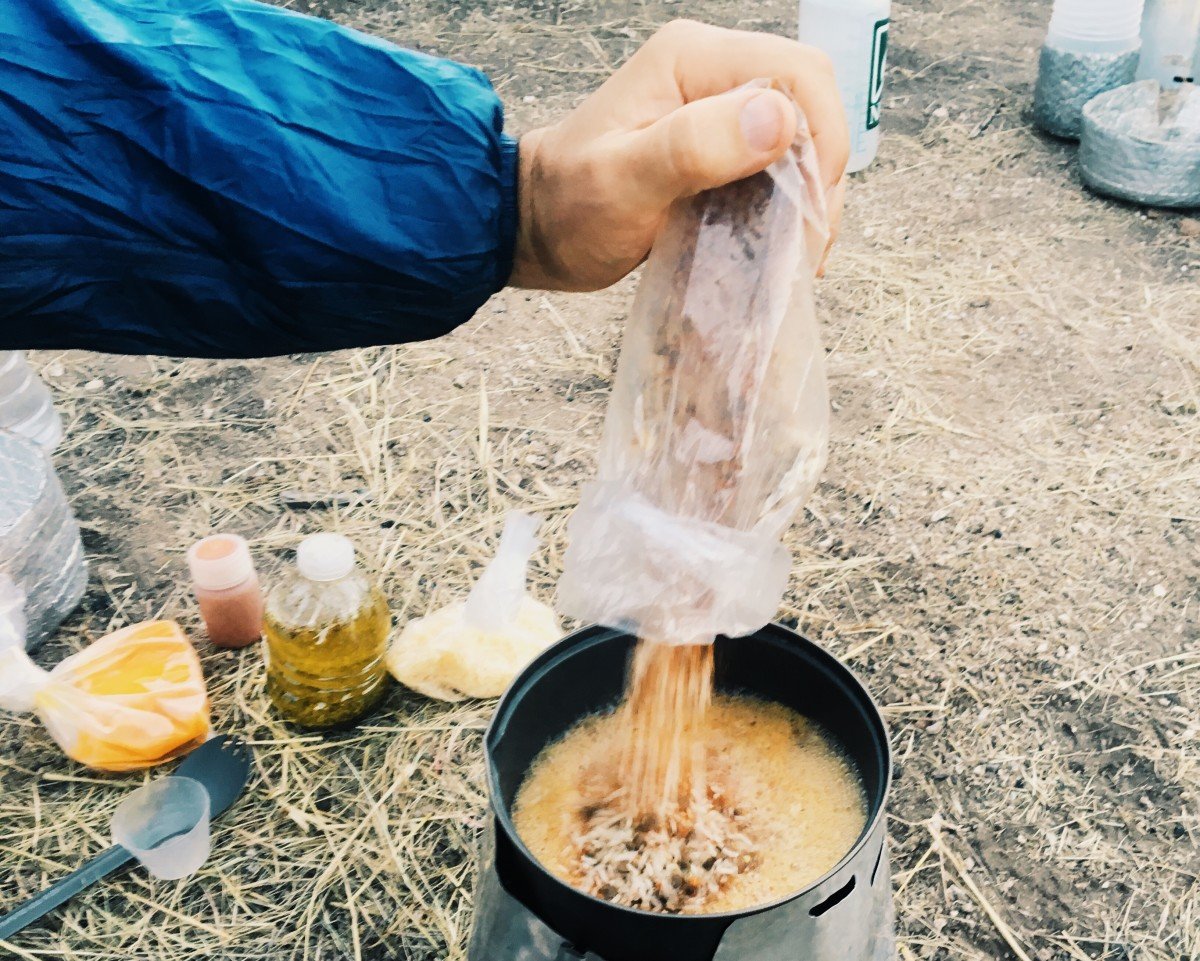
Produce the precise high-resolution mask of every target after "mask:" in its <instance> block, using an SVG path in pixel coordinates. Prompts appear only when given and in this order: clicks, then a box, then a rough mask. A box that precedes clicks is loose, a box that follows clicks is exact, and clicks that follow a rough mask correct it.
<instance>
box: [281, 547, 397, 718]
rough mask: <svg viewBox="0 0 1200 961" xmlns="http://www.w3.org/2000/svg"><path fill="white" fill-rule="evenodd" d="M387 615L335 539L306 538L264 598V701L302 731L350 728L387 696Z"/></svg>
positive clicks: (383, 602)
mask: <svg viewBox="0 0 1200 961" xmlns="http://www.w3.org/2000/svg"><path fill="white" fill-rule="evenodd" d="M391 624H392V618H391V614H390V612H389V611H388V607H387V601H386V600H385V599H384V596H383V593H382V592H381V591H380V590H379V588H378V587H376V586H375V585H374V584H373V583H372V582H371V580H370V579H369V578H368V577H367V575H366V574H365V573H364V572H363V571H362V570H361V569H360V568H359V567H358V566H357V565H356V564H355V560H354V545H353V544H352V543H351V542H350V540H349V539H348V538H346V537H343V536H342V535H340V534H314V535H312V536H311V537H306V538H305V539H304V540H303V541H302V542H301V543H300V547H299V549H298V550H297V551H296V567H295V569H294V570H292V571H289V572H288V573H287V575H285V577H284V579H283V580H282V581H281V582H280V583H279V584H277V585H276V586H275V588H274V589H273V590H272V591H271V593H270V594H269V596H268V597H267V607H266V614H265V617H264V634H265V640H266V659H267V696H268V697H269V698H270V700H271V703H272V704H273V705H274V706H275V709H276V710H277V711H278V712H279V713H280V714H282V715H283V716H284V717H285V718H287V719H288V720H289V721H292V722H293V723H295V724H298V725H300V726H302V727H308V728H332V727H341V726H344V725H348V724H352V723H354V722H355V721H357V720H359V718H361V717H362V716H363V715H364V714H366V713H367V712H368V711H370V710H371V709H372V708H373V707H375V706H376V705H377V704H378V703H379V701H380V700H381V699H382V698H383V695H384V694H385V693H386V691H387V685H388V680H389V677H388V673H387V668H386V665H385V662H384V656H385V655H386V653H387V642H388V633H389V631H390V630H391Z"/></svg>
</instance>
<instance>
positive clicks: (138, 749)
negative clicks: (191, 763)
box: [0, 581, 210, 771]
mask: <svg viewBox="0 0 1200 961" xmlns="http://www.w3.org/2000/svg"><path fill="white" fill-rule="evenodd" d="M14 597H19V592H17V591H16V590H15V589H14V588H13V586H12V583H11V581H10V582H8V584H7V585H0V709H3V710H7V711H17V712H34V713H36V714H37V715H38V717H39V718H40V719H41V721H42V723H43V724H44V725H45V726H46V730H47V731H49V732H50V736H51V737H53V738H54V740H55V741H56V742H58V745H59V747H61V748H62V749H63V751H64V752H65V753H66V754H67V756H68V757H71V758H73V759H74V760H76V761H78V762H79V763H80V764H84V765H86V766H87V767H90V768H95V769H97V770H101V771H131V770H136V769H138V768H145V767H151V766H153V765H155V764H160V763H162V762H163V761H168V760H171V759H172V758H175V757H179V756H180V755H182V754H186V753H187V752H188V751H190V750H191V749H192V748H193V747H195V746H196V745H198V744H200V743H202V742H203V741H205V740H206V739H207V738H208V735H209V730H210V724H209V706H208V693H207V691H206V689H205V686H204V676H203V674H202V672H201V669H200V659H199V658H198V657H197V656H196V652H195V650H194V649H193V647H192V645H191V643H189V641H188V639H187V638H186V637H185V636H184V634H183V631H182V630H180V628H179V625H178V624H176V623H174V622H173V621H147V622H145V623H141V624H133V625H131V626H129V627H126V628H123V629H122V630H119V631H116V632H115V633H112V634H109V635H108V636H106V637H102V638H101V639H100V640H98V641H95V642H94V643H92V644H90V645H88V646H87V647H85V648H84V649H83V650H81V651H79V652H77V653H75V654H72V655H70V656H69V657H67V658H65V659H64V660H62V661H60V662H59V663H58V664H57V665H55V666H54V668H53V669H52V670H49V671H46V670H43V669H42V668H40V667H38V666H37V665H36V664H34V663H33V661H32V660H30V658H29V655H28V654H26V653H25V649H24V639H23V627H22V626H21V624H20V622H19V620H18V618H17V616H14V614H13V610H14V609H15V610H16V611H19V610H20V607H19V602H18V604H17V605H16V606H15V608H14V606H13V605H12V599H13V598H14ZM6 608H7V609H8V615H7V617H6V615H5V610H6Z"/></svg>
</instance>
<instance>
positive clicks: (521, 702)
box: [487, 624, 891, 961]
mask: <svg viewBox="0 0 1200 961" xmlns="http://www.w3.org/2000/svg"><path fill="white" fill-rule="evenodd" d="M633 644H634V639H633V638H631V637H629V636H628V635H624V634H621V633H619V632H617V631H612V630H608V629H607V628H600V627H590V628H585V629H584V630H581V631H578V632H576V633H575V634H572V635H570V636H569V637H567V638H565V639H564V640H562V641H560V642H559V643H558V644H556V645H554V646H553V647H551V648H550V649H549V650H547V651H546V652H545V653H543V654H542V655H541V656H540V657H539V658H538V659H537V660H535V661H534V662H533V663H532V664H530V665H529V666H528V667H527V668H526V669H525V670H524V671H523V672H522V673H521V675H520V676H519V677H518V678H517V680H516V681H515V682H514V683H513V685H512V687H510V688H509V690H508V693H507V694H505V696H504V698H503V700H502V701H501V702H500V706H499V708H498V709H497V711H496V716H495V718H494V719H493V721H492V725H491V727H490V729H489V730H488V735H487V759H488V777H489V788H490V793H491V803H492V810H493V812H494V814H495V818H496V871H497V874H498V876H499V880H500V883H501V884H502V885H503V886H504V888H505V890H507V892H508V893H509V894H510V895H512V896H513V897H514V898H515V899H516V900H517V901H519V902H520V903H521V904H522V905H524V906H525V908H527V909H528V910H530V911H531V912H533V913H534V914H535V915H536V916H537V917H538V918H540V919H541V920H542V921H543V922H544V923H545V924H546V925H548V926H549V927H550V928H552V929H553V930H554V931H555V932H557V933H558V934H559V935H561V936H562V937H563V939H565V940H566V941H567V942H568V943H569V944H571V945H572V946H573V947H574V948H575V949H576V950H577V951H578V952H579V953H580V954H586V953H588V952H591V953H593V954H595V955H597V956H599V957H600V958H604V959H606V961H663V959H664V958H669V959H672V961H713V959H714V958H715V957H716V956H717V954H718V949H719V947H720V945H721V942H722V940H723V939H725V936H726V933H727V932H728V931H729V930H730V929H731V926H733V925H734V924H735V923H736V922H739V921H741V920H743V919H746V918H748V917H750V916H755V915H762V914H764V913H766V912H773V911H779V912H780V914H779V918H780V919H783V918H784V917H786V919H787V924H786V928H787V935H786V937H787V940H788V942H789V944H793V943H794V944H795V946H796V951H795V953H794V954H793V955H792V956H794V957H797V958H800V957H804V956H805V954H804V948H805V945H807V944H816V943H817V942H818V941H820V939H821V938H822V937H824V938H828V927H829V926H828V923H827V921H828V920H829V919H828V917H827V912H830V911H832V910H833V909H834V908H835V907H836V906H837V905H839V904H840V903H842V902H846V910H847V911H848V910H849V908H850V906H851V905H853V904H855V903H856V902H857V901H858V898H859V897H861V896H862V895H863V892H865V891H867V890H869V889H870V888H872V887H873V886H874V885H875V884H876V874H877V873H878V871H879V867H880V864H881V862H882V861H883V845H884V833H885V832H884V808H885V802H886V799H887V793H888V785H889V783H890V781H891V752H890V750H889V747H888V740H887V732H886V730H885V728H884V724H883V719H882V717H881V716H880V714H879V710H878V708H877V707H876V706H875V703H874V702H873V701H872V700H871V697H870V695H869V694H868V693H867V692H866V690H865V689H864V688H863V686H862V685H861V684H860V683H859V682H858V680H857V679H856V678H855V677H854V675H853V674H851V673H850V670H849V669H848V668H847V667H846V666H845V665H843V664H842V663H841V662H840V661H838V660H837V659H836V658H835V657H833V655H831V654H829V653H828V652H827V651H825V650H823V649H822V648H820V647H818V646H817V645H815V644H813V643H812V642H811V641H808V640H806V639H805V638H803V637H800V636H799V635H798V634H796V633H795V632H793V631H789V630H788V629H787V628H785V627H782V626H780V625H777V624H772V625H768V626H767V627H765V628H763V629H762V630H761V631H758V632H756V633H754V634H752V635H749V636H747V637H738V638H719V639H718V640H717V642H716V662H717V687H718V689H719V690H721V691H724V692H727V693H745V694H750V695H754V696H756V697H760V698H764V699H767V700H771V701H776V702H778V703H780V704H784V705H786V706H787V707H790V708H792V709H793V710H795V711H798V712H799V713H800V714H803V715H804V716H806V717H809V718H811V719H812V720H814V721H816V722H818V723H819V724H820V725H821V726H822V727H824V728H825V730H826V731H828V732H829V733H830V734H831V735H832V736H833V737H834V739H835V740H836V741H837V742H838V743H839V744H840V746H841V748H842V750H843V752H844V754H845V756H846V757H847V758H848V759H849V760H850V761H851V762H852V763H853V764H854V766H855V767H856V768H857V770H858V773H859V775H860V777H861V778H862V782H863V786H864V788H865V791H866V797H867V815H868V816H867V824H866V827H864V829H863V832H862V834H861V835H860V837H859V838H858V840H857V841H856V842H855V844H854V846H853V847H852V848H851V849H850V850H849V851H848V852H847V853H846V856H845V857H844V858H842V860H841V861H839V862H838V864H837V865H836V866H835V867H834V868H833V869H832V870H830V871H829V872H828V873H827V874H826V875H825V876H824V877H823V878H821V879H820V880H818V881H816V882H815V883H814V884H811V885H809V886H808V887H807V888H805V889H804V890H802V891H798V892H796V893H795V894H794V895H792V896H791V897H788V898H785V899H783V900H781V901H779V902H776V903H774V904H770V905H766V906H762V907H757V908H753V909H750V910H747V911H741V912H733V913H728V914H710V915H667V914H650V913H647V912H642V911H634V910H631V909H629V908H624V907H620V906H617V905H613V904H610V903H608V902H607V901H602V900H600V899H598V898H594V897H592V896H590V895H587V894H584V893H582V892H581V891H577V890H576V889H575V888H572V887H570V886H569V885H567V884H565V883H564V882H562V881H560V880H559V879H558V878H556V877H554V876H553V875H552V874H551V873H550V872H549V871H547V870H546V869H545V868H543V867H542V865H541V864H539V863H538V861H537V860H536V859H535V858H534V856H533V854H532V853H530V851H529V849H528V848H526V847H525V845H524V843H523V842H522V841H521V839H520V838H519V837H518V835H517V832H516V828H515V827H514V826H513V821H512V816H511V809H512V806H513V804H514V802H515V800H516V796H517V792H518V791H519V790H520V787H521V784H522V782H523V781H524V779H525V775H526V774H527V773H528V771H529V769H530V767H531V766H532V764H533V762H534V761H535V760H536V758H537V756H538V754H539V753H540V752H541V751H542V749H543V748H545V747H546V746H547V745H548V744H550V743H551V742H553V741H555V740H557V739H558V738H560V737H562V735H563V734H565V733H566V732H567V731H568V730H569V729H570V728H571V727H572V726H573V725H574V724H575V723H576V722H578V721H579V720H580V719H581V718H583V717H584V716H586V715H589V714H594V713H596V712H598V711H603V710H606V709H609V708H611V707H613V706H614V705H615V704H616V703H617V702H618V701H619V700H620V698H621V695H622V693H623V692H624V689H625V678H626V670H627V666H628V662H629V656H630V654H631V653H632V650H633ZM885 882H886V878H885V879H884V880H883V881H882V882H881V883H885ZM856 889H857V891H858V892H859V893H858V895H856V896H854V897H852V895H854V892H855V891H856ZM781 909H783V910H781ZM823 918H824V919H825V920H826V923H825V925H824V927H825V929H826V930H825V932H822V931H821V930H819V929H820V928H821V927H822V919H823ZM806 926H807V927H808V928H811V930H810V931H806V930H805V928H806ZM745 927H746V926H743V928H742V930H744V929H745ZM734 940H735V939H732V938H731V939H730V941H731V943H732V941H734ZM729 947H730V945H727V949H726V952H723V953H722V957H724V956H725V955H726V954H727V953H728V950H729Z"/></svg>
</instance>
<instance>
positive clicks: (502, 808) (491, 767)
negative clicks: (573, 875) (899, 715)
mask: <svg viewBox="0 0 1200 961" xmlns="http://www.w3.org/2000/svg"><path fill="white" fill-rule="evenodd" d="M763 632H771V633H774V634H779V633H780V632H782V633H783V634H784V635H786V637H787V638H788V639H789V640H793V641H799V642H801V643H803V644H805V645H807V646H808V647H810V648H811V649H812V650H813V651H815V652H816V653H817V654H818V655H819V656H820V657H821V658H822V659H824V660H825V661H826V662H827V663H828V664H831V665H832V666H833V667H834V668H835V669H836V670H839V671H841V672H842V673H843V674H844V676H845V679H846V680H847V681H848V682H849V683H850V686H851V687H852V688H853V689H854V690H855V692H856V693H857V694H858V695H860V696H861V697H862V699H863V700H864V702H865V703H866V704H867V705H869V706H870V709H871V712H872V713H873V714H874V718H875V720H876V721H877V722H878V724H879V733H880V735H881V739H882V745H883V772H882V782H883V790H882V793H881V796H880V798H879V805H878V806H877V808H876V810H875V813H874V814H873V815H872V816H871V817H870V818H868V819H867V823H866V824H865V825H864V826H863V829H862V832H861V833H860V834H859V836H858V839H857V840H856V841H855V842H854V844H852V845H851V846H850V849H849V850H848V851H847V852H846V853H845V854H844V855H842V857H841V858H840V859H839V860H838V862H837V863H836V864H835V865H833V867H831V868H830V869H829V870H828V871H826V872H825V873H824V874H822V875H821V876H820V877H819V878H817V879H816V880H815V881H813V882H812V883H810V884H808V885H806V886H805V887H803V888H801V889H800V890H799V891H796V892H794V893H792V894H788V895H785V896H784V897H782V898H778V899H776V900H774V901H769V902H767V903H765V904H757V905H754V906H753V907H750V908H743V909H741V910H738V911H722V912H716V913H712V914H667V913H665V912H664V913H660V912H657V911H639V910H638V909H637V908H630V907H626V906H625V905H623V904H614V903H613V902H611V901H605V900H603V899H601V898H598V897H596V896H595V895H592V894H588V893H587V892H586V891H581V890H580V889H579V888H577V887H575V886H574V885H571V884H568V883H567V882H566V881H564V880H562V879H561V878H559V877H558V876H557V875H556V874H554V873H553V872H552V871H550V870H549V869H548V868H547V867H546V866H545V865H543V864H542V862H541V861H540V860H539V859H538V857H537V856H536V855H535V854H534V853H533V852H532V851H530V850H529V848H528V847H527V846H526V845H525V841H524V839H523V838H522V837H521V835H520V833H519V832H518V831H517V827H516V825H515V824H514V823H513V820H512V815H511V813H510V812H509V811H508V809H507V806H506V805H504V804H503V803H502V802H501V800H500V794H501V792H500V778H499V773H498V771H497V768H496V764H495V761H494V759H493V757H492V746H493V744H494V743H495V742H496V740H497V739H498V737H499V732H498V731H497V728H498V726H499V724H500V721H501V719H502V718H505V717H506V716H507V708H508V707H509V704H510V703H511V701H512V698H513V696H514V692H515V691H516V690H517V689H518V688H519V687H520V686H521V685H522V684H523V682H524V681H525V680H526V679H527V678H528V677H529V675H530V674H532V673H533V672H534V671H536V670H539V669H540V668H542V667H543V666H544V665H545V664H547V663H549V662H550V661H553V660H557V659H559V658H561V657H562V656H564V655H566V654H568V653H569V652H571V651H573V650H575V649H576V648H577V647H579V646H580V645H581V644H582V643H584V642H590V643H603V642H604V641H605V640H607V639H609V638H613V637H618V638H622V637H630V636H631V635H630V634H629V633H627V632H626V631H621V630H617V629H615V628H609V627H605V626H604V625H601V624H589V625H586V626H584V627H581V628H579V629H577V630H575V631H572V632H571V633H570V634H567V635H565V636H564V637H563V638H562V639H561V640H559V641H556V642H555V643H554V644H552V645H551V646H550V647H548V648H546V650H544V651H543V652H542V653H541V654H539V655H538V656H537V657H536V658H534V659H533V660H532V661H530V662H529V663H528V664H527V665H526V666H525V668H524V669H523V670H522V671H521V673H520V674H518V675H517V676H516V678H515V679H514V680H513V682H512V684H510V685H509V686H508V689H507V690H506V691H505V692H504V694H503V696H502V697H501V698H500V702H499V703H498V704H497V705H496V711H495V713H494V714H493V715H492V720H491V721H490V722H489V723H488V728H487V732H486V734H485V735H484V754H485V756H486V760H487V782H488V806H489V807H490V808H491V810H492V815H493V816H494V817H495V818H496V820H497V822H498V823H499V824H500V826H501V828H502V829H503V830H504V833H505V834H506V835H507V836H508V838H509V840H510V841H511V842H512V843H513V844H514V845H516V847H517V849H518V850H519V851H520V852H521V853H522V854H523V855H524V856H525V857H526V858H528V859H529V862H530V863H531V864H533V865H534V866H535V867H536V868H537V869H538V871H540V872H541V873H542V874H543V875H544V876H545V877H546V878H548V879H550V881H552V882H553V883H554V884H555V885H556V886H557V887H559V888H562V889H564V890H566V891H567V892H569V893H570V894H573V895H575V896H577V897H581V898H584V899H586V900H588V901H590V902H592V903H593V904H595V905H597V906H601V907H605V908H608V909H610V910H613V911H618V912H620V913H622V914H629V915H632V916H634V917H637V918H646V917H651V918H654V919H655V920H656V921H662V922H663V923H680V924H683V923H687V922H689V921H691V922H696V921H728V922H730V923H731V924H732V923H733V922H734V921H738V920H740V919H743V918H748V917H753V916H754V915H757V914H763V913H765V912H767V911H773V910H775V909H776V908H779V907H782V906H784V905H786V904H791V903H792V902H793V901H797V900H799V899H800V898H802V897H805V896H806V895H809V894H812V893H813V892H814V891H816V890H817V889H819V888H820V887H821V886H822V885H825V884H827V883H828V882H829V881H830V880H831V879H832V878H835V877H836V876H837V875H838V874H839V873H840V872H842V871H843V870H844V869H845V868H846V867H847V866H848V865H849V864H850V863H851V862H853V861H854V860H856V859H857V858H858V857H859V855H860V854H861V853H862V851H863V849H864V848H865V847H866V846H867V844H868V843H869V842H870V841H871V839H872V838H873V837H875V834H876V833H877V831H878V829H879V826H880V824H881V822H883V821H884V820H885V818H886V817H887V804H888V800H889V798H890V796H891V792H892V769H893V762H892V743H891V737H890V735H889V731H888V727H887V722H886V720H885V719H884V717H883V712H882V711H881V710H880V709H879V705H878V704H877V703H876V701H875V699H874V698H873V697H872V696H871V692H870V691H868V690H867V688H866V685H864V684H863V683H862V681H860V680H859V678H858V675H857V674H855V673H854V671H852V670H851V669H850V667H849V666H848V665H846V664H844V663H843V662H842V661H841V660H840V659H838V658H837V657H835V656H834V655H833V654H831V653H830V652H829V651H828V650H826V649H825V648H824V647H822V646H821V645H820V644H817V643H816V642H815V641H813V640H810V639H809V638H807V637H805V636H804V635H803V634H801V633H799V632H798V631H794V630H792V629H791V628H790V627H787V626H786V625H783V624H780V623H778V622H776V621H772V622H770V623H769V624H766V625H764V626H763V627H761V628H759V630H757V631H752V632H751V633H750V634H746V635H742V637H753V636H754V635H757V634H761V633H763ZM563 733H564V734H565V733H566V732H565V731H564V732H563Z"/></svg>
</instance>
